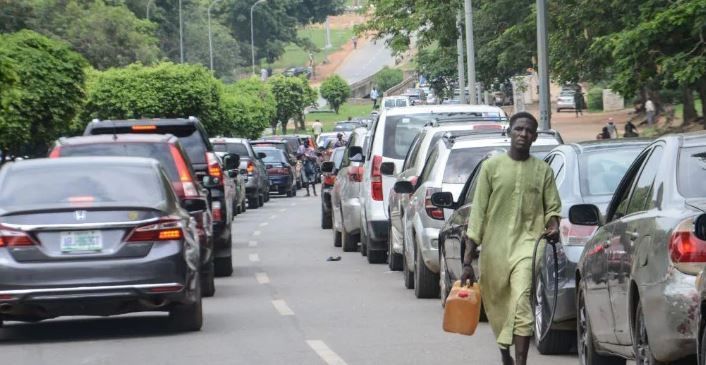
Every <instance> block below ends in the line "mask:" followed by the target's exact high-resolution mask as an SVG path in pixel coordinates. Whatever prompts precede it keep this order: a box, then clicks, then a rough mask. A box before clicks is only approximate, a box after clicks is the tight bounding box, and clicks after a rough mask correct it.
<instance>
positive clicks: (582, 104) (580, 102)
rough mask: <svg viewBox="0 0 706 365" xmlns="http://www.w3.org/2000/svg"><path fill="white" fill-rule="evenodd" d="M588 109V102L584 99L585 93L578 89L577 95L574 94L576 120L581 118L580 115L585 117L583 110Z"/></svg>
mask: <svg viewBox="0 0 706 365" xmlns="http://www.w3.org/2000/svg"><path fill="white" fill-rule="evenodd" d="M585 108H586V100H585V99H584V98H583V93H582V92H581V89H577V90H576V93H575V94H574V110H575V111H576V118H578V117H579V114H581V116H583V109H585Z"/></svg>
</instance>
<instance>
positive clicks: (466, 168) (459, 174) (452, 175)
mask: <svg viewBox="0 0 706 365" xmlns="http://www.w3.org/2000/svg"><path fill="white" fill-rule="evenodd" d="M495 150H500V148H497V147H482V148H463V149H460V148H459V149H455V150H451V154H450V155H449V160H448V161H447V162H446V168H445V169H444V180H443V182H444V184H465V183H466V180H468V177H469V176H470V175H471V173H472V172H473V170H475V168H476V166H478V163H480V162H481V161H482V160H483V158H485V156H487V155H488V153H489V152H491V151H495Z"/></svg>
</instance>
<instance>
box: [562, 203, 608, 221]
mask: <svg viewBox="0 0 706 365" xmlns="http://www.w3.org/2000/svg"><path fill="white" fill-rule="evenodd" d="M569 222H571V224H575V225H577V226H600V225H601V212H600V210H598V207H597V206H595V205H593V204H576V205H574V206H572V207H571V208H570V209H569Z"/></svg>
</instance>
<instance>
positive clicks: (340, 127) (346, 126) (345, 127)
mask: <svg viewBox="0 0 706 365" xmlns="http://www.w3.org/2000/svg"><path fill="white" fill-rule="evenodd" d="M358 127H360V124H358V123H339V124H336V126H335V127H333V130H334V131H336V132H338V131H346V132H348V131H352V130H354V129H356V128H358Z"/></svg>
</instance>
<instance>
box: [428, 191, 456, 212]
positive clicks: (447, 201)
mask: <svg viewBox="0 0 706 365" xmlns="http://www.w3.org/2000/svg"><path fill="white" fill-rule="evenodd" d="M431 203H432V204H433V205H434V206H435V207H438V208H445V209H453V208H454V205H455V204H454V196H453V194H451V193H449V192H448V191H440V192H437V193H434V194H431Z"/></svg>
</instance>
